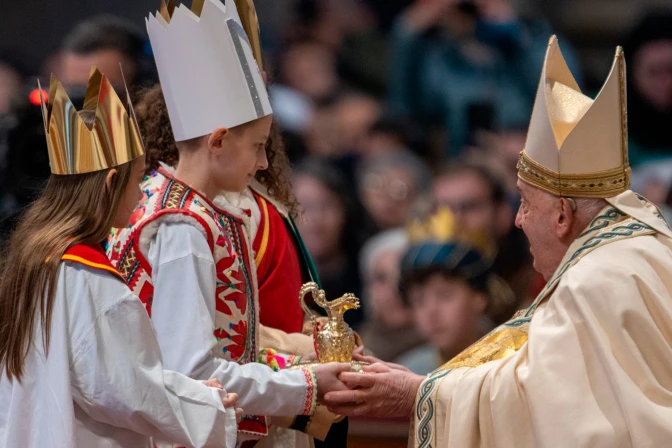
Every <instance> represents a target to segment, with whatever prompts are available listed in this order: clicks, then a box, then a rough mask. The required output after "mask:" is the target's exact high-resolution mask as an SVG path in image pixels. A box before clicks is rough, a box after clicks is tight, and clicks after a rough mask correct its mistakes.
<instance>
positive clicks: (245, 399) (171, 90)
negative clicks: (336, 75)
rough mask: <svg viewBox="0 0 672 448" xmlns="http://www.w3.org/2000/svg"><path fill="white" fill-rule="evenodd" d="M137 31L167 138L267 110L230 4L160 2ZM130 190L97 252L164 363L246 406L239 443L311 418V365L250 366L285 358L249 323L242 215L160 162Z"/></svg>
mask: <svg viewBox="0 0 672 448" xmlns="http://www.w3.org/2000/svg"><path fill="white" fill-rule="evenodd" d="M147 30H148V33H149V37H150V41H151V44H152V48H153V50H154V56H155V60H156V63H157V68H158V72H159V78H160V80H161V84H162V89H163V94H164V97H165V99H166V105H167V108H168V112H169V115H170V121H171V127H172V130H173V134H174V136H175V139H176V141H184V140H189V139H192V138H196V137H200V136H203V135H207V134H210V133H211V132H213V131H214V130H215V129H217V128H219V127H222V126H225V127H227V128H233V127H236V126H239V125H241V124H244V123H248V122H250V121H253V120H256V119H258V118H262V117H265V116H267V115H269V114H271V113H272V110H271V107H270V103H269V101H268V95H267V92H266V87H265V85H264V82H263V80H262V76H261V73H260V72H259V69H258V67H257V64H256V61H255V59H254V57H253V53H252V46H251V43H250V40H249V39H248V36H247V34H246V32H245V30H244V28H243V26H242V24H241V19H240V17H239V15H238V11H237V9H236V6H235V4H234V3H233V2H227V3H226V5H224V4H223V3H221V2H220V1H219V0H204V1H197V2H194V3H193V5H192V8H191V9H189V8H187V7H186V6H185V5H184V4H182V5H180V6H179V7H177V8H176V7H174V5H173V4H172V2H171V3H169V4H168V5H166V4H165V3H164V4H163V5H162V7H161V10H160V11H159V12H158V13H157V14H156V15H150V16H149V17H148V18H147ZM194 67H198V70H195V69H194ZM141 188H142V190H143V192H144V197H143V200H142V201H141V202H140V204H139V205H138V207H137V208H136V211H135V213H134V216H133V218H132V222H131V227H130V228H128V229H122V230H120V231H118V232H116V233H115V234H113V235H112V237H111V239H110V242H109V243H110V244H109V246H108V252H109V253H108V255H109V256H110V259H111V261H112V263H113V264H114V265H115V266H117V267H118V269H119V270H120V272H121V274H122V276H123V277H124V279H125V280H126V281H127V282H128V284H129V286H130V287H131V289H133V291H135V292H136V294H138V295H139V297H140V299H141V300H142V301H143V303H145V305H146V307H147V312H148V313H150V314H151V317H152V321H153V324H154V327H155V329H156V332H157V337H158V340H159V345H160V346H161V349H162V352H163V356H164V361H165V363H166V365H169V366H172V368H174V369H175V370H177V371H180V372H183V373H185V374H187V375H189V376H191V377H193V378H198V379H208V378H216V379H218V380H219V381H220V382H221V383H222V385H223V386H224V387H225V388H226V389H227V390H229V391H236V392H237V393H238V394H239V395H240V406H241V407H242V408H243V409H245V411H246V412H248V413H249V414H250V415H249V416H246V417H244V418H243V421H242V422H241V423H240V425H239V441H243V440H247V439H253V440H256V439H259V438H260V437H262V436H264V435H266V434H267V424H268V419H267V417H266V416H296V415H312V414H313V413H314V412H315V407H316V397H317V389H316V388H317V385H316V382H315V376H314V373H313V372H312V370H311V369H301V370H296V371H288V370H281V371H279V372H273V370H271V369H270V368H268V367H266V366H262V365H259V364H257V363H255V361H257V360H259V359H262V360H268V363H269V364H273V365H274V363H277V367H283V366H286V365H289V364H292V363H293V362H294V361H295V358H296V357H295V356H292V355H287V356H283V355H282V354H274V353H272V352H267V351H260V349H261V348H262V347H261V346H260V340H263V338H262V337H261V333H263V332H265V331H266V330H263V329H262V328H261V327H260V325H259V301H258V285H257V274H256V266H255V265H254V264H255V256H254V252H253V250H252V247H251V244H250V241H251V239H250V233H249V230H250V227H251V217H250V212H249V211H248V210H244V209H242V208H240V207H236V206H233V205H231V204H229V203H227V202H226V201H223V200H220V198H219V197H218V198H216V199H215V201H212V202H211V201H209V200H208V199H207V198H205V197H204V196H203V195H202V194H201V193H200V192H198V191H196V190H193V189H192V188H190V187H189V186H187V185H186V184H184V183H183V182H182V181H181V180H180V179H177V178H176V177H175V176H174V174H173V173H172V172H171V169H170V167H165V166H164V167H161V168H160V169H158V170H157V171H155V172H154V173H152V175H150V176H149V177H148V178H147V179H146V180H145V182H144V183H143V184H142V186H141ZM269 353H272V355H271V356H266V355H269ZM260 354H261V355H263V356H261V357H260Z"/></svg>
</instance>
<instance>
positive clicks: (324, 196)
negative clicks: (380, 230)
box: [293, 158, 364, 328]
mask: <svg viewBox="0 0 672 448" xmlns="http://www.w3.org/2000/svg"><path fill="white" fill-rule="evenodd" d="M293 185H294V195H295V196H296V200H297V201H298V203H299V219H298V220H297V226H298V228H299V231H300V232H301V236H302V237H303V241H304V243H305V245H306V248H307V249H308V252H309V253H310V255H311V257H312V258H313V261H314V262H315V265H316V267H317V272H318V274H319V276H320V282H321V283H322V289H324V291H325V292H326V295H327V299H329V300H333V299H336V298H338V297H341V296H342V295H343V294H346V293H349V292H350V293H354V294H355V295H357V296H360V295H361V279H360V276H359V263H358V259H357V257H358V254H359V250H360V248H361V244H362V241H363V236H362V235H361V233H360V232H361V226H360V225H359V223H358V215H359V213H358V212H357V206H356V204H355V203H354V202H353V201H352V199H351V198H352V193H351V192H350V189H349V186H348V183H347V181H346V179H345V177H344V176H343V175H342V173H340V172H339V171H338V170H337V169H336V168H335V167H333V166H331V165H330V164H329V163H328V162H326V161H324V160H321V159H317V158H313V159H308V160H305V161H304V162H303V163H301V164H300V165H299V166H297V167H296V168H294V174H293ZM363 318H364V312H363V310H362V309H361V308H360V309H359V310H352V311H349V312H348V313H346V314H345V319H346V321H347V322H348V323H349V324H350V325H351V326H353V327H354V328H357V327H358V326H359V324H361V322H362V320H363Z"/></svg>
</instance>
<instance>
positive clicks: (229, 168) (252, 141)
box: [212, 115, 273, 192]
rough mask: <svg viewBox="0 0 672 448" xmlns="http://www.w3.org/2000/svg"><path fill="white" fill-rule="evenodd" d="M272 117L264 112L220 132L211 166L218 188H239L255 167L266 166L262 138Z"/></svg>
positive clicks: (266, 134)
mask: <svg viewBox="0 0 672 448" xmlns="http://www.w3.org/2000/svg"><path fill="white" fill-rule="evenodd" d="M272 120H273V118H272V116H271V115H268V116H266V117H263V118H260V119H258V120H255V121H253V122H250V123H248V124H245V125H244V126H242V127H240V128H239V129H237V128H234V129H230V130H229V131H228V132H227V133H226V135H224V137H223V138H222V142H221V147H220V148H219V149H218V151H217V152H216V154H215V155H214V166H213V167H212V169H213V170H214V173H215V177H216V179H217V184H218V187H219V189H220V190H224V191H234V192H241V191H243V190H245V188H247V186H248V185H249V184H250V181H252V179H254V176H255V175H256V173H257V171H259V170H265V169H266V168H268V159H267V158H266V141H267V140H268V136H269V134H270V132H271V122H272Z"/></svg>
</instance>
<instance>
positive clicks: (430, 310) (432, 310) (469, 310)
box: [408, 274, 485, 354]
mask: <svg viewBox="0 0 672 448" xmlns="http://www.w3.org/2000/svg"><path fill="white" fill-rule="evenodd" d="M408 297H409V301H410V303H411V308H412V310H413V318H414V320H415V324H416V327H417V329H418V331H419V332H420V333H421V334H422V335H423V336H425V337H426V338H427V340H428V341H429V342H430V344H432V345H433V346H435V347H437V348H438V349H439V350H440V351H442V352H444V353H453V354H456V353H458V352H460V351H462V350H463V349H464V348H466V347H468V346H469V345H470V344H472V343H473V342H476V339H477V338H478V337H479V331H480V328H479V323H480V317H481V315H482V313H483V310H484V308H485V298H484V297H483V295H482V294H480V293H478V292H476V291H474V290H473V289H472V288H471V287H469V285H468V284H467V283H466V282H465V281H464V280H462V279H457V278H446V277H445V276H443V275H441V274H435V275H433V276H431V277H429V278H428V279H427V280H426V281H425V282H424V283H422V284H417V285H414V286H412V287H411V288H410V289H409V296H408Z"/></svg>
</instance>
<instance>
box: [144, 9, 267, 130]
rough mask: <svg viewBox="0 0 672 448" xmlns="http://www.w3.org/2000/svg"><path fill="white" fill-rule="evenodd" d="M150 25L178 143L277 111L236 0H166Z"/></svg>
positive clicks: (149, 20)
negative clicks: (188, 2)
mask: <svg viewBox="0 0 672 448" xmlns="http://www.w3.org/2000/svg"><path fill="white" fill-rule="evenodd" d="M146 23H147V32H148V33H149V40H150V42H151V44H152V50H153V52H154V60H155V61H156V66H157V69H158V72H159V79H160V81H161V87H162V89H163V95H164V97H165V99H166V105H167V107H168V113H169V115H170V123H171V125H172V128H173V134H174V136H175V140H176V141H178V142H179V141H184V140H189V139H192V138H196V137H201V136H203V135H207V134H210V133H212V132H213V131H214V130H215V129H217V128H221V127H227V128H233V127H235V126H239V125H241V124H244V123H248V122H250V121H253V120H256V119H258V118H261V117H265V116H267V115H270V114H272V113H273V110H272V109H271V103H270V102H269V99H268V92H267V91H266V86H265V84H264V80H263V78H262V76H261V72H260V70H259V67H258V66H257V62H256V60H255V58H254V55H253V51H252V47H251V46H250V40H249V39H248V36H247V34H246V33H245V30H244V28H243V26H242V24H241V20H240V17H239V15H238V11H237V9H236V5H235V3H234V1H233V0H227V2H226V5H224V3H222V2H221V1H220V0H194V1H193V4H192V7H191V9H189V8H187V7H186V6H185V5H184V4H181V5H180V6H179V7H177V8H176V7H175V6H174V5H173V3H172V0H171V1H170V3H169V4H168V5H166V4H165V1H164V0H162V5H161V9H160V11H158V12H157V13H156V14H155V15H152V14H150V15H149V17H147V19H146Z"/></svg>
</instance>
